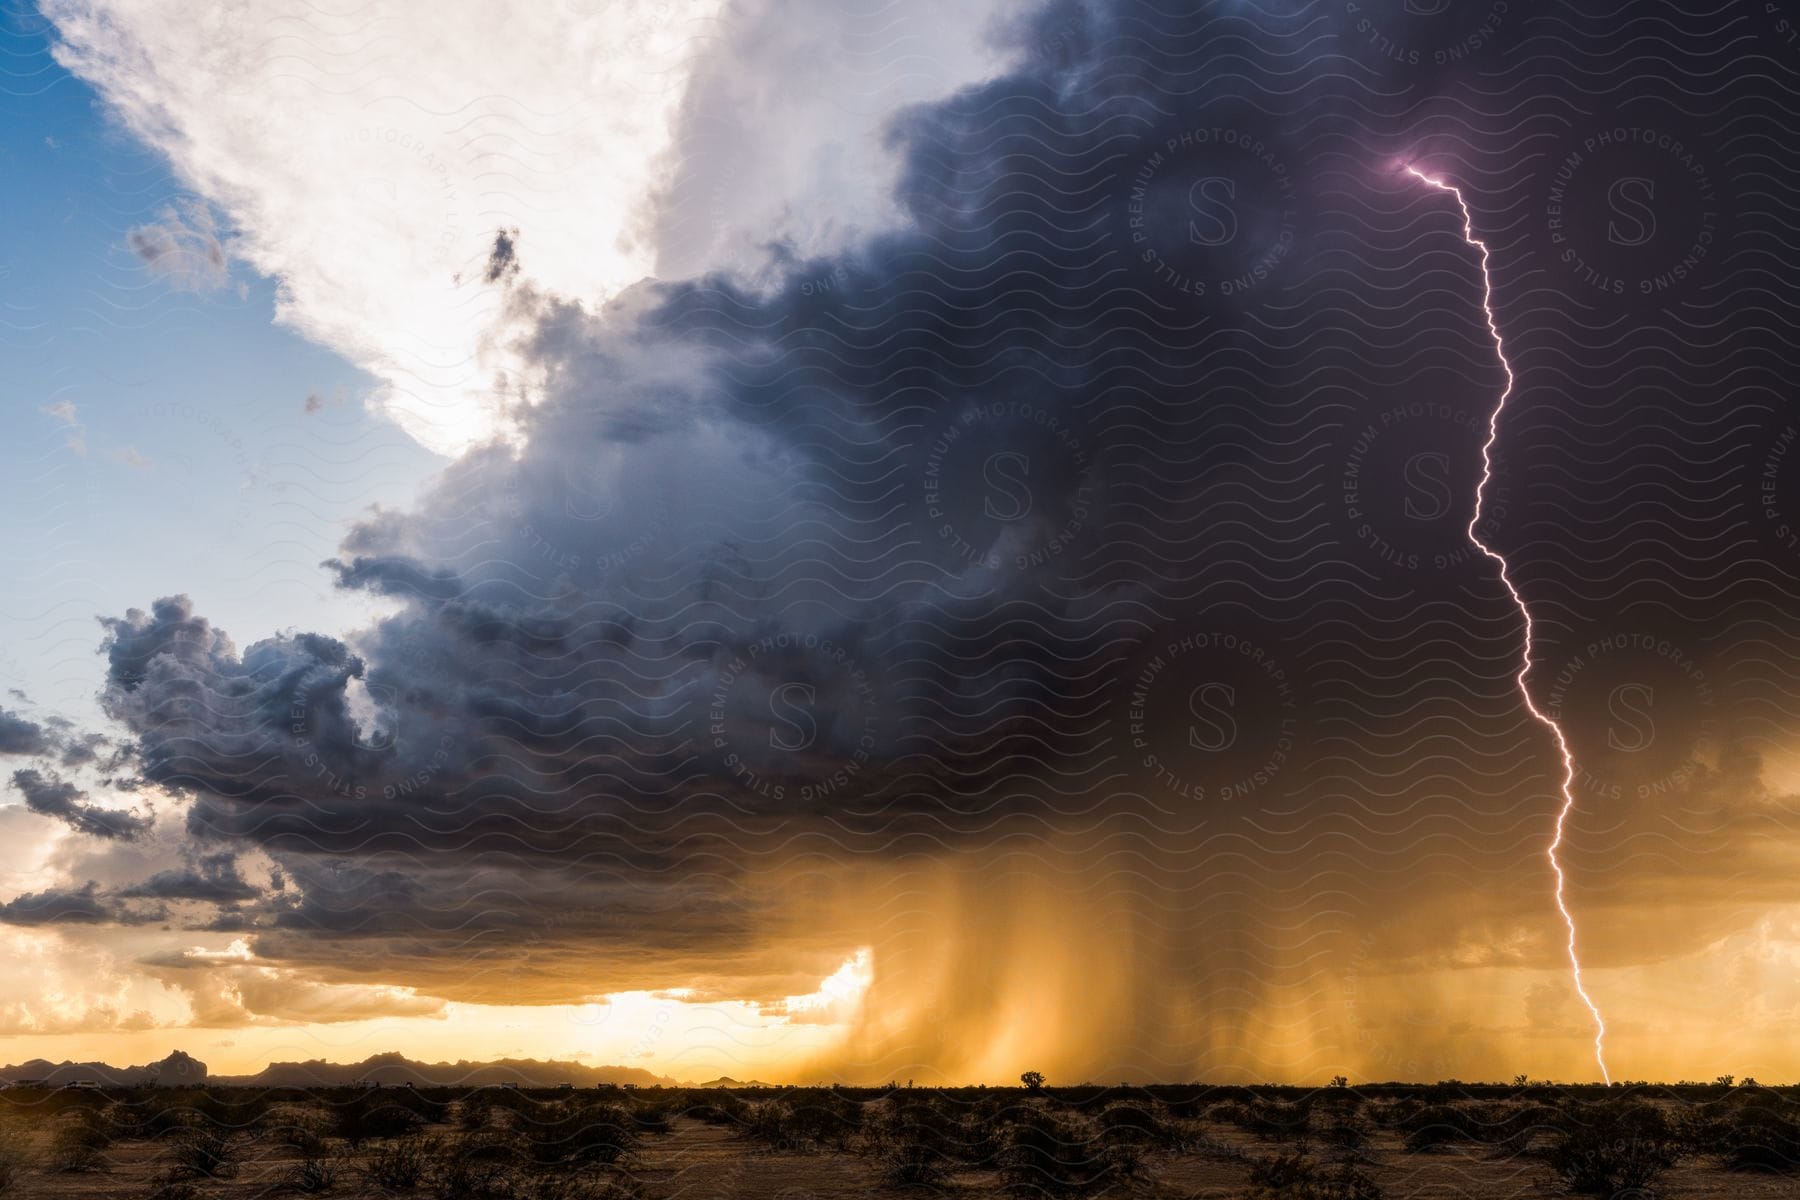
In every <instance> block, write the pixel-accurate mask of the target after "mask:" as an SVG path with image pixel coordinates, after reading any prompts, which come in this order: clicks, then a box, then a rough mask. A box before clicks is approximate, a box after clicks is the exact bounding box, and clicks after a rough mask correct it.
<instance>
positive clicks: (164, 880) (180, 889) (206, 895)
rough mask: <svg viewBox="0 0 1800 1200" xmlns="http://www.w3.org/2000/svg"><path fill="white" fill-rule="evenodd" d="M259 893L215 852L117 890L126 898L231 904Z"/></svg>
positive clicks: (231, 861)
mask: <svg viewBox="0 0 1800 1200" xmlns="http://www.w3.org/2000/svg"><path fill="white" fill-rule="evenodd" d="M261 895H262V892H261V891H260V890H259V889H257V888H256V887H254V886H252V885H251V884H250V882H249V881H248V880H246V879H245V878H244V877H243V875H242V874H241V873H240V872H239V870H238V865H237V862H236V861H235V860H234V859H232V858H231V857H230V856H229V855H224V854H215V855H209V856H206V857H204V858H201V859H200V860H198V861H197V862H195V863H193V864H190V865H188V866H185V867H180V868H175V869H172V870H168V871H158V872H157V873H156V874H154V875H152V876H151V877H150V878H148V879H146V880H144V881H143V882H142V883H138V884H133V885H132V886H130V887H127V888H122V889H120V890H119V892H118V896H119V897H120V898H121V899H126V900H197V901H200V902H202V903H207V904H220V905H232V904H240V903H243V902H245V901H250V900H255V899H258V898H259V897H260V896H261Z"/></svg>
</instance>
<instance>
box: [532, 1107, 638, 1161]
mask: <svg viewBox="0 0 1800 1200" xmlns="http://www.w3.org/2000/svg"><path fill="white" fill-rule="evenodd" d="M639 1128H640V1125H639V1122H638V1120H637V1116H636V1114H635V1113H633V1112H631V1111H628V1110H627V1109H624V1108H622V1107H620V1106H619V1105H616V1104H609V1103H607V1102H605V1101H588V1102H585V1103H584V1102H580V1101H566V1102H563V1103H560V1104H555V1105H549V1106H546V1108H545V1109H544V1110H543V1111H541V1112H539V1113H537V1114H534V1115H533V1116H531V1117H529V1118H524V1119H522V1120H521V1121H520V1132H521V1134H522V1135H523V1136H524V1138H525V1142H526V1145H527V1147H528V1150H529V1153H530V1155H531V1157H532V1159H533V1160H534V1161H536V1162H539V1163H542V1164H544V1165H546V1166H583V1167H593V1166H602V1167H604V1166H611V1165H612V1164H614V1163H616V1162H618V1161H619V1159H620V1158H622V1157H624V1156H625V1154H627V1153H628V1152H629V1151H631V1150H632V1149H633V1148H635V1147H636V1146H637V1143H638V1129H639Z"/></svg>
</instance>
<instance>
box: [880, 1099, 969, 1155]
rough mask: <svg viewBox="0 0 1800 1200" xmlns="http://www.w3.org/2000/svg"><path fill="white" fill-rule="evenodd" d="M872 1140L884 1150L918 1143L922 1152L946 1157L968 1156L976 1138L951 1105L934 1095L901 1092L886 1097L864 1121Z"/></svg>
mask: <svg viewBox="0 0 1800 1200" xmlns="http://www.w3.org/2000/svg"><path fill="white" fill-rule="evenodd" d="M864 1135H865V1137H866V1139H867V1140H868V1142H869V1144H870V1145H871V1146H872V1147H874V1148H875V1149H876V1151H877V1152H878V1153H879V1152H882V1151H884V1150H886V1149H890V1148H892V1147H896V1146H906V1145H916V1146H919V1147H921V1148H922V1150H921V1151H920V1152H919V1155H921V1156H927V1157H928V1156H935V1157H937V1158H941V1159H944V1160H947V1161H948V1160H963V1159H966V1158H967V1157H968V1153H969V1147H970V1143H971V1142H972V1141H974V1140H975V1137H974V1135H972V1134H971V1132H970V1130H969V1128H968V1126H967V1125H966V1124H965V1122H964V1121H963V1119H962V1117H961V1116H959V1115H958V1114H957V1113H956V1112H955V1111H954V1110H953V1109H952V1108H950V1107H949V1105H947V1104H946V1103H944V1102H943V1101H941V1100H938V1099H935V1098H929V1097H924V1096H908V1095H900V1096H895V1097H894V1098H892V1099H890V1100H888V1101H887V1103H886V1104H884V1105H882V1106H881V1107H880V1108H878V1109H877V1110H876V1111H875V1113H874V1114H873V1115H872V1116H871V1117H869V1119H868V1120H867V1121H865V1122H864Z"/></svg>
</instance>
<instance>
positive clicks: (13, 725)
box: [0, 708, 51, 754]
mask: <svg viewBox="0 0 1800 1200" xmlns="http://www.w3.org/2000/svg"><path fill="white" fill-rule="evenodd" d="M50 747H51V743H50V735H49V734H48V733H46V732H45V731H44V727H43V726H42V725H39V724H37V723H36V722H35V721H28V720H26V719H25V718H24V717H21V716H19V715H18V714H17V713H10V712H7V711H6V710H5V709H4V708H0V754H46V753H48V752H49V750H50Z"/></svg>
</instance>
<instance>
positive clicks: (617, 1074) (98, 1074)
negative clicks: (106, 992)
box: [0, 1050, 757, 1087]
mask: <svg viewBox="0 0 1800 1200" xmlns="http://www.w3.org/2000/svg"><path fill="white" fill-rule="evenodd" d="M28 1080H29V1081H37V1082H42V1083H46V1084H57V1085H60V1084H68V1083H79V1082H93V1083H106V1084H114V1085H116V1086H120V1087H142V1086H145V1085H149V1084H165V1085H170V1086H173V1085H178V1084H193V1083H213V1084H225V1085H235V1086H244V1087H329V1086H333V1085H342V1084H353V1083H360V1082H364V1081H372V1082H376V1083H381V1084H385V1085H388V1086H397V1085H399V1084H405V1083H410V1084H414V1085H416V1086H419V1087H445V1086H449V1087H454V1086H467V1085H474V1084H486V1083H517V1084H520V1085H523V1086H525V1087H554V1086H555V1085H557V1084H559V1083H572V1084H574V1085H575V1086H576V1087H593V1086H594V1085H595V1084H600V1083H618V1084H625V1083H630V1084H636V1085H637V1086H639V1087H681V1086H685V1085H684V1084H683V1082H682V1081H681V1080H677V1079H671V1078H669V1077H668V1076H666V1075H658V1074H656V1073H655V1072H653V1071H646V1070H644V1069H642V1068H641V1067H616V1066H597V1067H596V1066H588V1065H586V1064H585V1063H575V1062H540V1061H538V1060H536V1059H529V1058H524V1059H515V1058H506V1059H499V1060H497V1061H494V1062H454V1063H422V1062H414V1061H413V1060H412V1059H409V1058H407V1057H406V1056H405V1055H403V1054H399V1053H397V1052H390V1053H387V1054H376V1055H372V1056H370V1057H369V1058H366V1059H364V1060H363V1061H362V1062H359V1063H332V1062H326V1061H324V1060H323V1059H314V1060H312V1061H310V1062H281V1063H270V1064H269V1065H268V1066H266V1067H264V1068H263V1069H262V1070H260V1071H258V1072H256V1073H255V1074H253V1075H213V1074H211V1073H209V1072H208V1071H207V1069H206V1064H205V1063H203V1062H201V1061H200V1060H199V1059H197V1058H194V1057H193V1056H191V1055H189V1054H185V1053H183V1052H182V1051H180V1050H177V1051H175V1052H174V1053H173V1054H171V1055H169V1057H167V1058H165V1059H163V1060H162V1061H161V1062H156V1063H149V1064H146V1065H144V1066H141V1067H115V1066H112V1065H110V1064H108V1063H97V1062H88V1063H78V1062H61V1063H53V1062H48V1061H46V1060H44V1059H41V1058H37V1059H32V1060H31V1061H30V1062H24V1063H19V1064H17V1065H15V1066H8V1067H0V1083H22V1082H25V1081H28ZM700 1086H703V1087H715V1086H732V1082H731V1081H728V1080H719V1081H716V1082H715V1083H713V1084H702V1085H700ZM737 1086H757V1085H754V1084H749V1085H737Z"/></svg>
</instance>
